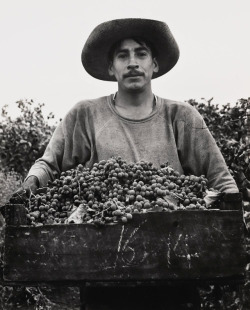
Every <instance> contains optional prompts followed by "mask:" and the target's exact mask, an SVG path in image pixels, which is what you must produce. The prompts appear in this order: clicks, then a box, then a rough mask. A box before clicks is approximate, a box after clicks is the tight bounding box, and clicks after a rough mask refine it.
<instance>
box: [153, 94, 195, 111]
mask: <svg viewBox="0 0 250 310" xmlns="http://www.w3.org/2000/svg"><path fill="white" fill-rule="evenodd" d="M159 98H160V100H161V101H162V103H163V106H165V107H167V108H172V109H175V110H180V111H183V110H193V109H194V108H193V107H192V106H191V105H190V104H189V103H187V102H185V101H177V100H172V99H165V98H161V97H159Z"/></svg>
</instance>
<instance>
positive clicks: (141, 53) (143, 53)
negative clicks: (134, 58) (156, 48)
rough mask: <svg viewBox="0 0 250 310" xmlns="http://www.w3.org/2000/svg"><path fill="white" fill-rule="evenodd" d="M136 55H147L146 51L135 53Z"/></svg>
mask: <svg viewBox="0 0 250 310" xmlns="http://www.w3.org/2000/svg"><path fill="white" fill-rule="evenodd" d="M137 55H138V56H139V57H144V56H147V53H146V52H139V53H137Z"/></svg>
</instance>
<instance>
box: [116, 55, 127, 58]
mask: <svg viewBox="0 0 250 310" xmlns="http://www.w3.org/2000/svg"><path fill="white" fill-rule="evenodd" d="M126 56H127V55H126V54H118V55H117V57H118V58H125V57H126Z"/></svg>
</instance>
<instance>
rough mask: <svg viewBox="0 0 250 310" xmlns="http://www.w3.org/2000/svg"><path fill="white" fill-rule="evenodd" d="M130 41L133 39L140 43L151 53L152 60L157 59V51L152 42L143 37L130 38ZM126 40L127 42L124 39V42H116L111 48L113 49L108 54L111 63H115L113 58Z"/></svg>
mask: <svg viewBox="0 0 250 310" xmlns="http://www.w3.org/2000/svg"><path fill="white" fill-rule="evenodd" d="M128 39H132V40H134V41H135V42H136V43H138V44H140V45H142V46H146V47H147V48H148V49H149V50H150V51H151V54H152V58H154V57H157V51H156V49H155V47H154V46H153V44H152V43H151V42H150V41H148V40H144V39H143V38H141V37H130V38H128ZM124 40H126V39H122V40H120V41H118V42H116V43H115V44H113V45H112V46H111V48H110V50H109V53H108V60H109V61H110V62H112V61H113V57H114V54H115V51H116V50H117V48H118V47H119V46H120V45H121V43H122V41H124Z"/></svg>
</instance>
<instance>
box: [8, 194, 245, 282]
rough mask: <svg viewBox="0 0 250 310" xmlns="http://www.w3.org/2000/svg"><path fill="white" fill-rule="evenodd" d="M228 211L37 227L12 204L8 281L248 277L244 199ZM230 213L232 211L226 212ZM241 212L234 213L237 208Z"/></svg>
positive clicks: (230, 201)
mask: <svg viewBox="0 0 250 310" xmlns="http://www.w3.org/2000/svg"><path fill="white" fill-rule="evenodd" d="M230 197H231V198H230V199H229V196H227V197H225V199H224V202H223V204H222V207H223V209H224V210H209V211H203V210H195V211H191V210H190V211H172V212H161V213H157V212H156V213H153V212H152V213H146V214H135V215H134V217H133V219H132V220H131V221H130V222H128V223H126V224H117V225H112V226H104V227H95V226H94V225H91V224H68V225H65V224H62V225H46V226H40V227H30V226H27V225H23V223H25V209H24V207H23V206H20V205H16V206H15V205H12V206H9V207H8V208H7V209H6V219H7V224H8V225H7V227H6V233H5V256H4V280H5V281H6V282H8V281H9V282H25V283H27V282H37V281H38V282H46V283H47V282H55V281H58V282H60V281H63V282H65V283H67V282H68V283H74V282H79V281H85V282H86V281H90V282H91V281H92V282H105V281H107V282H108V281H119V282H126V281H132V282H133V281H175V280H213V279H231V278H234V279H236V278H237V279H241V278H243V276H244V269H245V264H246V259H245V249H244V223H243V214H242V210H241V202H240V200H239V199H238V198H237V199H236V198H235V197H236V196H230ZM227 208H228V209H230V210H226V209H227ZM234 209H235V210H234Z"/></svg>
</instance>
